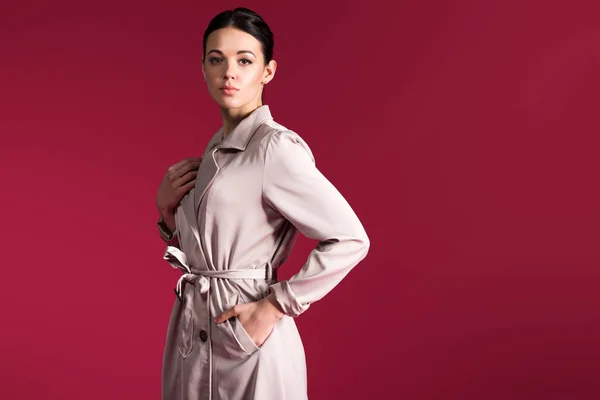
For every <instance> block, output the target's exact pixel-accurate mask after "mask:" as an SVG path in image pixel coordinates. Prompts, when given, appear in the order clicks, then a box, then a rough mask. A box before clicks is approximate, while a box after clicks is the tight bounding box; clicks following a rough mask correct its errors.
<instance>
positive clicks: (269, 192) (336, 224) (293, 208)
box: [263, 131, 370, 317]
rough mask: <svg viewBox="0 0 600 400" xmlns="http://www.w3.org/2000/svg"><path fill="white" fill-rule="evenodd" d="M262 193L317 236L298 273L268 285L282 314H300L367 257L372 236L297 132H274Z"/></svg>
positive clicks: (312, 236)
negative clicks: (322, 171) (314, 244)
mask: <svg viewBox="0 0 600 400" xmlns="http://www.w3.org/2000/svg"><path fill="white" fill-rule="evenodd" d="M263 197H264V199H265V201H266V202H267V203H268V204H269V205H270V206H271V207H272V208H273V209H275V210H277V211H278V212H279V213H280V214H281V215H282V216H283V217H284V218H286V219H287V220H288V221H290V222H291V223H292V224H293V225H294V226H295V227H296V228H297V229H298V231H300V232H301V233H302V234H303V235H304V236H306V237H308V238H310V239H314V240H318V244H317V246H316V247H315V248H314V249H313V250H312V251H311V252H310V254H309V256H308V259H307V261H306V262H305V264H304V265H303V266H302V268H301V269H300V271H299V272H298V273H296V274H295V275H294V276H292V277H291V278H290V279H289V280H284V281H280V282H278V283H275V284H273V285H271V286H270V292H271V293H273V294H274V296H275V299H276V300H277V302H278V303H279V305H281V307H282V310H283V311H284V313H285V314H287V315H289V316H292V317H296V316H298V315H300V314H301V313H302V312H304V311H306V309H307V308H308V307H309V306H310V304H311V303H313V302H315V301H318V300H320V299H321V298H323V297H324V296H325V295H326V294H327V293H329V292H330V291H331V290H332V289H333V288H334V287H335V286H336V285H337V284H338V283H339V282H340V281H341V280H342V279H343V278H344V277H345V276H346V275H347V274H348V273H349V272H350V270H351V269H352V268H354V267H355V266H356V265H357V264H358V263H359V262H360V261H361V260H363V259H364V258H365V257H366V255H367V252H368V249H369V245H370V243H369V238H368V237H367V234H366V232H365V229H364V228H363V225H362V224H361V222H360V220H359V219H358V217H357V216H356V214H355V213H354V211H353V210H352V208H351V207H350V205H349V204H348V202H347V201H346V200H345V198H344V197H343V196H342V195H341V194H340V192H339V191H338V190H337V189H336V188H335V187H334V186H333V185H332V184H331V182H330V181H329V180H327V178H326V177H325V176H324V175H323V174H322V173H321V172H320V171H319V170H318V169H317V167H316V165H315V160H314V157H313V155H312V152H311V151H310V148H309V147H308V145H307V144H306V142H304V140H302V138H301V137H300V136H299V135H297V134H296V133H294V132H293V131H280V132H276V133H274V134H273V136H272V137H271V139H270V140H269V143H268V145H267V148H266V154H265V168H264V176H263Z"/></svg>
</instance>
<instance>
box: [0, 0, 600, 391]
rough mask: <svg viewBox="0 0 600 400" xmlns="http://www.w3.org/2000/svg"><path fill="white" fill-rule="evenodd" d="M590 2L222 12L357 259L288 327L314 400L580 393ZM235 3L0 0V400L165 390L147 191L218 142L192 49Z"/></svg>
mask: <svg viewBox="0 0 600 400" xmlns="http://www.w3.org/2000/svg"><path fill="white" fill-rule="evenodd" d="M81 3H86V4H85V5H82V4H81ZM594 3H595V2H592V1H590V2H589V5H586V4H584V2H580V1H568V2H566V1H565V2H548V1H523V0H520V1H518V0H511V1H502V2H500V1H476V0H472V1H465V0H455V1H442V0H437V1H419V0H410V1H401V2H383V1H382V2H379V3H378V2H369V3H368V4H367V3H362V4H359V5H351V3H350V2H349V3H348V4H345V3H344V2H339V1H319V2H312V1H304V2H301V3H298V2H275V1H273V2H269V1H251V2H245V3H244V4H242V5H245V6H248V7H250V8H252V9H254V10H255V11H257V12H258V13H259V14H261V15H262V16H263V17H264V18H265V19H266V21H267V23H269V24H270V26H271V27H272V29H273V31H274V33H275V38H276V44H275V59H276V60H277V61H278V63H279V69H278V70H277V74H276V77H275V80H274V81H273V82H272V83H271V84H270V85H269V86H268V87H267V92H266V94H265V103H266V104H269V105H270V107H271V111H272V113H273V116H274V118H275V120H276V121H278V122H279V123H282V124H283V125H285V126H287V127H288V128H290V129H293V130H295V131H296V132H298V133H299V134H300V135H302V136H303V137H304V138H305V139H306V140H307V142H308V143H309V145H310V146H311V148H312V149H313V151H314V153H315V156H316V158H317V166H318V167H319V168H320V169H321V170H322V171H323V172H324V173H325V174H326V175H327V176H328V177H329V178H330V180H332V181H333V182H334V184H335V185H336V186H337V187H338V188H339V190H340V191H341V192H342V193H343V194H344V195H345V196H346V198H347V199H348V201H349V202H350V203H351V205H352V206H353V208H354V209H355V211H356V212H357V214H358V215H359V217H360V218H361V219H362V221H363V222H364V225H365V228H366V229H367V232H368V233H369V234H370V237H371V241H372V247H371V251H370V253H369V255H368V256H367V258H366V259H365V260H364V261H363V262H362V263H361V264H360V265H359V266H357V267H356V269H355V270H354V271H353V272H352V273H351V274H350V275H348V277H347V279H345V280H344V281H343V282H342V283H341V284H340V285H339V286H338V287H337V288H336V289H334V291H333V292H331V293H330V295H328V296H327V297H326V298H324V299H323V300H322V301H320V302H319V303H316V304H314V305H313V307H311V309H310V310H309V311H308V312H306V313H305V314H303V315H302V316H301V317H299V318H298V319H297V323H298V325H299V329H300V332H301V335H302V337H303V339H304V342H305V346H306V351H307V361H308V368H309V369H308V374H309V376H308V378H309V395H310V398H311V399H314V400H319V399H366V398H377V399H383V398H385V399H388V398H389V399H392V398H393V399H396V398H397V399H415V400H417V399H418V400H420V399H461V400H471V399H479V400H481V399H502V400H506V399H596V398H599V397H600V381H599V376H600V375H599V374H600V365H599V364H600V344H599V340H600V317H599V312H598V308H599V306H600V290H599V286H600V285H599V284H600V273H599V270H598V266H599V262H600V252H599V243H600V229H599V226H600V225H599V223H600V207H599V205H600V190H599V188H598V175H599V174H598V172H599V171H600V167H599V162H598V139H597V135H598V133H599V132H600V129H599V128H600V124H599V122H598V106H599V105H600V101H599V99H598V93H599V91H600V79H599V67H600V47H599V43H600V24H599V23H598V15H600V14H599V13H598V11H599V10H598V8H597V7H594V6H593V4H594ZM237 5H238V3H234V2H230V1H226V2H220V1H219V2H217V1H215V2H211V3H208V2H206V3H200V2H192V1H180V2H167V1H165V2H162V3H159V2H152V3H151V4H149V2H139V3H135V2H132V1H119V2H115V1H111V2H102V3H100V2H98V3H97V4H91V3H89V2H69V3H66V2H59V1H53V2H46V3H42V2H19V1H9V2H6V1H4V0H3V1H2V3H1V5H0V132H1V143H0V144H1V147H0V163H1V170H0V179H1V180H0V184H1V185H2V196H1V202H2V204H1V211H2V225H3V227H2V240H1V243H2V245H1V246H2V249H3V251H2V253H3V254H2V256H3V262H2V279H1V280H0V307H1V309H2V310H1V311H2V312H1V318H2V325H1V333H0V335H1V336H0V357H1V358H0V361H1V362H0V368H1V370H0V380H1V382H0V398H2V399H40V398H44V399H83V398H85V399H89V400H92V399H109V398H110V399H132V398H139V399H158V398H159V397H160V368H161V361H162V350H163V345H164V339H165V331H166V327H167V322H168V317H169V313H170V310H171V306H172V304H173V301H174V300H175V297H174V294H173V286H174V284H175V281H176V279H177V277H178V275H179V272H178V271H176V270H173V269H172V268H171V267H170V266H168V264H166V263H165V262H164V261H162V259H161V256H162V253H163V250H164V248H163V244H162V242H161V241H160V239H159V236H158V233H157V231H156V227H155V222H156V219H157V218H158V214H157V211H156V209H155V195H156V191H157V188H158V185H159V183H160V181H161V179H162V176H163V174H164V172H165V170H166V168H167V166H169V165H170V164H173V163H174V162H176V161H178V160H180V159H182V158H185V157H190V156H197V155H200V154H201V152H202V150H203V149H204V146H205V145H206V142H207V140H208V139H209V137H210V136H211V135H212V133H214V132H215V131H216V130H217V129H218V128H219V127H220V124H221V119H220V114H219V110H218V107H217V106H216V105H215V103H214V102H213V101H212V100H211V99H210V97H209V95H208V93H207V91H206V89H205V87H204V82H203V80H202V74H201V70H200V59H201V56H202V54H201V53H202V34H203V31H204V29H205V27H206V25H207V24H208V22H209V20H210V19H211V18H212V17H213V16H214V15H216V14H217V13H218V12H220V11H221V10H223V9H226V8H230V7H234V6H237ZM312 246H314V243H312V242H310V241H308V240H306V239H302V240H301V241H300V242H299V243H298V246H297V248H296V249H295V251H294V255H293V257H292V258H291V259H290V260H289V262H288V263H287V264H286V265H285V266H284V268H283V270H282V275H283V277H284V278H287V277H289V276H291V275H292V274H293V273H294V272H295V271H296V270H297V269H298V268H300V266H301V265H302V263H303V262H304V260H305V259H306V256H307V253H308V251H310V249H311V248H312Z"/></svg>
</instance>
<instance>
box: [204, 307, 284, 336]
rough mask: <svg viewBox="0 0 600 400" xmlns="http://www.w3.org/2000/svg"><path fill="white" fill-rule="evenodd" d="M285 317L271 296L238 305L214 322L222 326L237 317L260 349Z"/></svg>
mask: <svg viewBox="0 0 600 400" xmlns="http://www.w3.org/2000/svg"><path fill="white" fill-rule="evenodd" d="M283 315H284V313H283V312H282V311H281V308H280V307H279V305H278V304H277V302H276V301H275V299H274V297H273V295H269V296H267V297H265V298H264V299H261V300H259V301H254V302H251V303H246V304H238V305H236V306H234V307H232V308H230V309H229V310H226V311H224V312H223V313H222V314H221V315H219V316H218V317H216V318H215V320H214V321H215V323H217V324H221V323H223V322H225V321H227V320H228V319H229V318H232V317H237V318H238V320H239V322H240V323H241V324H242V327H243V328H244V330H245V331H246V332H247V333H248V335H249V336H250V337H251V338H252V340H253V341H254V343H255V344H256V346H258V347H260V346H261V345H262V344H263V343H264V342H265V340H267V338H268V337H269V335H270V334H271V332H272V331H273V327H274V326H275V322H277V321H279V320H280V319H281V318H282V317H283Z"/></svg>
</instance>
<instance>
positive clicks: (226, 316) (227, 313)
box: [215, 307, 238, 324]
mask: <svg viewBox="0 0 600 400" xmlns="http://www.w3.org/2000/svg"><path fill="white" fill-rule="evenodd" d="M237 315H238V314H237V312H236V309H235V307H232V308H230V309H229V310H227V311H224V312H223V313H221V315H219V316H217V317H216V318H215V323H216V324H220V323H221V322H225V321H226V320H228V319H229V318H231V317H235V316H237Z"/></svg>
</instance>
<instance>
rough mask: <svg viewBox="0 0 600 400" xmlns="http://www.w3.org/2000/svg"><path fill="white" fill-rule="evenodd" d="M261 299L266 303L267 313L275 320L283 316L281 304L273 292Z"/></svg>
mask: <svg viewBox="0 0 600 400" xmlns="http://www.w3.org/2000/svg"><path fill="white" fill-rule="evenodd" d="M263 301H264V303H265V304H266V307H267V309H268V310H269V314H270V315H271V316H272V317H273V319H274V320H275V321H279V320H280V319H281V318H283V316H284V315H285V313H284V312H283V310H282V309H281V306H280V305H279V303H278V302H277V300H276V299H275V294H274V293H270V294H269V295H268V296H267V297H265V298H264V299H263Z"/></svg>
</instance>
